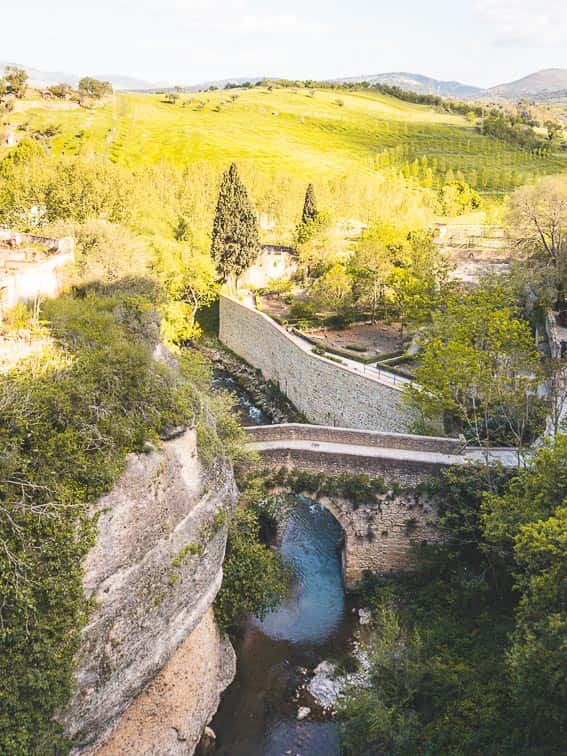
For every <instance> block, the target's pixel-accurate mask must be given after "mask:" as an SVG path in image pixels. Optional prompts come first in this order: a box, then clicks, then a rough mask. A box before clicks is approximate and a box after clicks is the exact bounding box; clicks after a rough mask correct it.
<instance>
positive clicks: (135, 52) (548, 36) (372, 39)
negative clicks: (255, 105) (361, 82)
mask: <svg viewBox="0 0 567 756" xmlns="http://www.w3.org/2000/svg"><path fill="white" fill-rule="evenodd" d="M1 6H2V7H1V8H0V26H1V27H2V29H3V30H4V33H3V34H2V40H1V46H0V58H1V59H2V60H4V61H11V62H16V63H20V64H23V65H26V66H30V67H36V68H40V69H43V70H49V71H65V72H69V73H75V74H81V75H84V74H91V75H101V74H125V75H131V76H136V77H140V78H142V79H146V80H148V81H151V82H168V83H171V84H176V83H179V84H191V83H197V82H202V81H207V80H212V79H222V78H228V77H237V76H245V77H247V76H264V75H267V76H280V77H285V78H294V79H295V78H301V79H305V78H314V79H324V78H334V77H340V76H349V75H352V76H357V75H362V74H375V73H383V72H387V71H408V72H412V73H422V74H425V75H428V76H433V77H435V78H440V79H451V80H453V79H455V80H459V81H461V82H464V83H467V84H474V85H477V86H492V85H494V84H499V83H502V82H504V81H510V80H514V79H517V78H520V77H521V76H524V75H526V74H529V73H532V72H533V71H536V70H540V69H542V68H567V2H566V1H565V0H401V1H399V0H398V2H396V1H395V0H394V1H392V0H386V1H385V0H347V1H345V0H341V1H340V2H339V1H337V0H303V1H301V0H287V2H286V3H276V2H274V1H273V0H97V1H96V2H92V1H89V2H86V1H85V0H2V2H1ZM7 30H9V32H8V31H7Z"/></svg>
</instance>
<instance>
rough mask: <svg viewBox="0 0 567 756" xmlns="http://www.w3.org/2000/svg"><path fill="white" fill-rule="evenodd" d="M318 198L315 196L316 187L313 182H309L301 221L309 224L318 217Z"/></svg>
mask: <svg viewBox="0 0 567 756" xmlns="http://www.w3.org/2000/svg"><path fill="white" fill-rule="evenodd" d="M317 214H318V213H317V198H316V197H315V187H314V186H313V184H309V186H308V187H307V191H306V192H305V202H304V204H303V215H302V216H301V222H302V223H303V224H304V225H306V226H308V225H309V224H310V223H313V221H314V220H316V219H317Z"/></svg>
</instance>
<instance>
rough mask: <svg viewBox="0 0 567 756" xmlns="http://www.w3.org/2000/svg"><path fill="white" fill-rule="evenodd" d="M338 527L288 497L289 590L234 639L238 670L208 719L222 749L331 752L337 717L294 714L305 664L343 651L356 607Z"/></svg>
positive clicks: (225, 753)
mask: <svg viewBox="0 0 567 756" xmlns="http://www.w3.org/2000/svg"><path fill="white" fill-rule="evenodd" d="M341 536H342V532H341V528H340V526H339V525H338V523H337V522H336V521H335V520H334V518H333V517H332V515H330V514H329V513H328V512H327V511H325V510H324V509H323V508H322V507H320V506H319V505H318V504H316V503H315V502H312V501H310V500H308V499H304V498H302V497H290V499H289V508H288V514H287V516H286V518H285V524H284V525H283V535H282V539H281V545H280V549H281V552H282V554H283V555H284V556H285V558H286V559H287V560H288V561H289V562H290V563H291V564H292V565H293V568H294V572H295V580H294V584H293V586H292V590H291V592H290V595H289V596H288V598H287V599H286V601H285V602H284V603H283V604H282V605H281V606H280V607H278V609H276V610H275V611H274V612H271V613H270V614H268V616H267V617H266V618H265V619H264V620H259V619H257V618H256V617H250V618H249V619H248V620H247V622H246V623H245V625H244V627H243V628H242V632H241V635H240V637H239V638H238V640H237V643H236V654H237V657H238V672H237V676H236V679H235V681H234V682H233V684H232V685H231V686H230V688H228V690H227V691H226V692H225V693H224V695H223V698H222V702H221V706H220V708H219V711H218V712H217V715H216V717H215V718H214V720H213V722H212V724H211V727H212V728H213V730H214V731H215V733H216V735H217V750H216V753H217V754H222V756H283V755H284V754H286V753H288V754H289V753H293V756H296V754H301V756H334V755H335V754H338V753H339V738H338V736H339V734H338V725H337V723H336V722H334V721H333V720H327V721H325V720H324V719H322V718H319V719H313V718H312V717H310V718H308V719H305V720H303V721H298V720H297V712H298V707H299V706H300V705H303V704H305V705H309V701H297V700H294V695H295V692H296V690H297V689H298V687H299V685H300V684H301V683H303V682H304V680H305V677H304V674H302V668H303V669H305V668H309V669H312V668H313V667H315V666H316V665H317V664H318V663H319V662H320V661H322V660H323V659H329V658H338V657H340V656H341V655H342V654H344V653H345V651H346V650H347V647H348V641H349V638H350V637H351V635H352V632H353V625H354V621H353V615H352V612H351V611H350V609H349V608H348V607H347V602H346V599H345V594H344V590H343V581H342V569H341V556H340V548H339V544H340V542H341Z"/></svg>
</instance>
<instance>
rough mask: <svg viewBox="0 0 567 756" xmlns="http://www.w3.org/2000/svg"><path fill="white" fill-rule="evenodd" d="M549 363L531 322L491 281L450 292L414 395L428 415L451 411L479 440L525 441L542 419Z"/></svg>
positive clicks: (428, 344) (426, 348)
mask: <svg viewBox="0 0 567 756" xmlns="http://www.w3.org/2000/svg"><path fill="white" fill-rule="evenodd" d="M541 378H542V370H541V366H540V361H539V355H538V352H537V348H536V345H535V341H534V338H533V335H532V333H531V330H530V328H529V325H528V323H527V322H526V321H524V320H521V319H520V318H519V317H518V316H517V314H516V312H515V310H514V308H513V307H512V306H511V303H510V298H509V296H508V294H507V293H506V292H505V291H503V290H502V289H501V288H499V287H498V286H489V285H485V287H483V288H481V289H479V290H478V291H475V292H472V293H470V294H468V295H466V296H461V297H458V296H455V295H452V296H451V297H449V300H448V302H447V304H446V307H445V310H444V311H442V312H440V313H439V314H438V315H437V317H436V318H435V320H434V323H433V327H432V330H431V334H430V336H429V337H428V339H427V341H426V343H425V345H424V349H423V353H422V360H421V363H420V365H419V367H418V368H417V370H416V381H417V385H415V386H413V387H411V388H410V389H409V394H410V398H411V400H412V401H413V403H414V404H415V405H416V406H417V407H418V408H420V410H421V412H422V413H423V416H424V418H425V419H428V420H430V421H432V420H433V419H434V418H435V417H438V416H439V414H446V416H448V417H449V418H451V420H452V422H454V423H456V426H457V428H458V430H460V431H462V432H464V433H465V434H466V435H467V436H468V438H470V439H471V440H474V441H475V442H476V443H477V444H478V445H483V444H484V443H487V442H488V443H490V444H492V445H494V444H495V443H507V442H508V443H510V442H511V443H512V444H513V445H516V446H519V447H522V446H523V445H524V444H525V442H526V441H527V440H528V439H529V438H530V437H531V436H532V434H534V433H535V431H536V430H537V427H538V424H539V423H540V422H541V419H542V417H541V415H542V404H541V401H540V400H539V399H538V397H537V388H538V385H539V382H540V380H541Z"/></svg>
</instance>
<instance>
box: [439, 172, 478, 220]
mask: <svg viewBox="0 0 567 756" xmlns="http://www.w3.org/2000/svg"><path fill="white" fill-rule="evenodd" d="M440 200H441V208H442V212H443V214H444V215H464V214H465V213H469V212H471V210H477V209H478V208H479V207H480V205H481V199H480V195H479V194H478V192H475V190H474V189H471V187H470V186H469V185H468V184H467V183H466V182H465V181H463V180H457V179H455V180H452V179H449V178H448V179H447V181H446V183H445V185H444V186H443V188H442V189H441V195H440Z"/></svg>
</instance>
